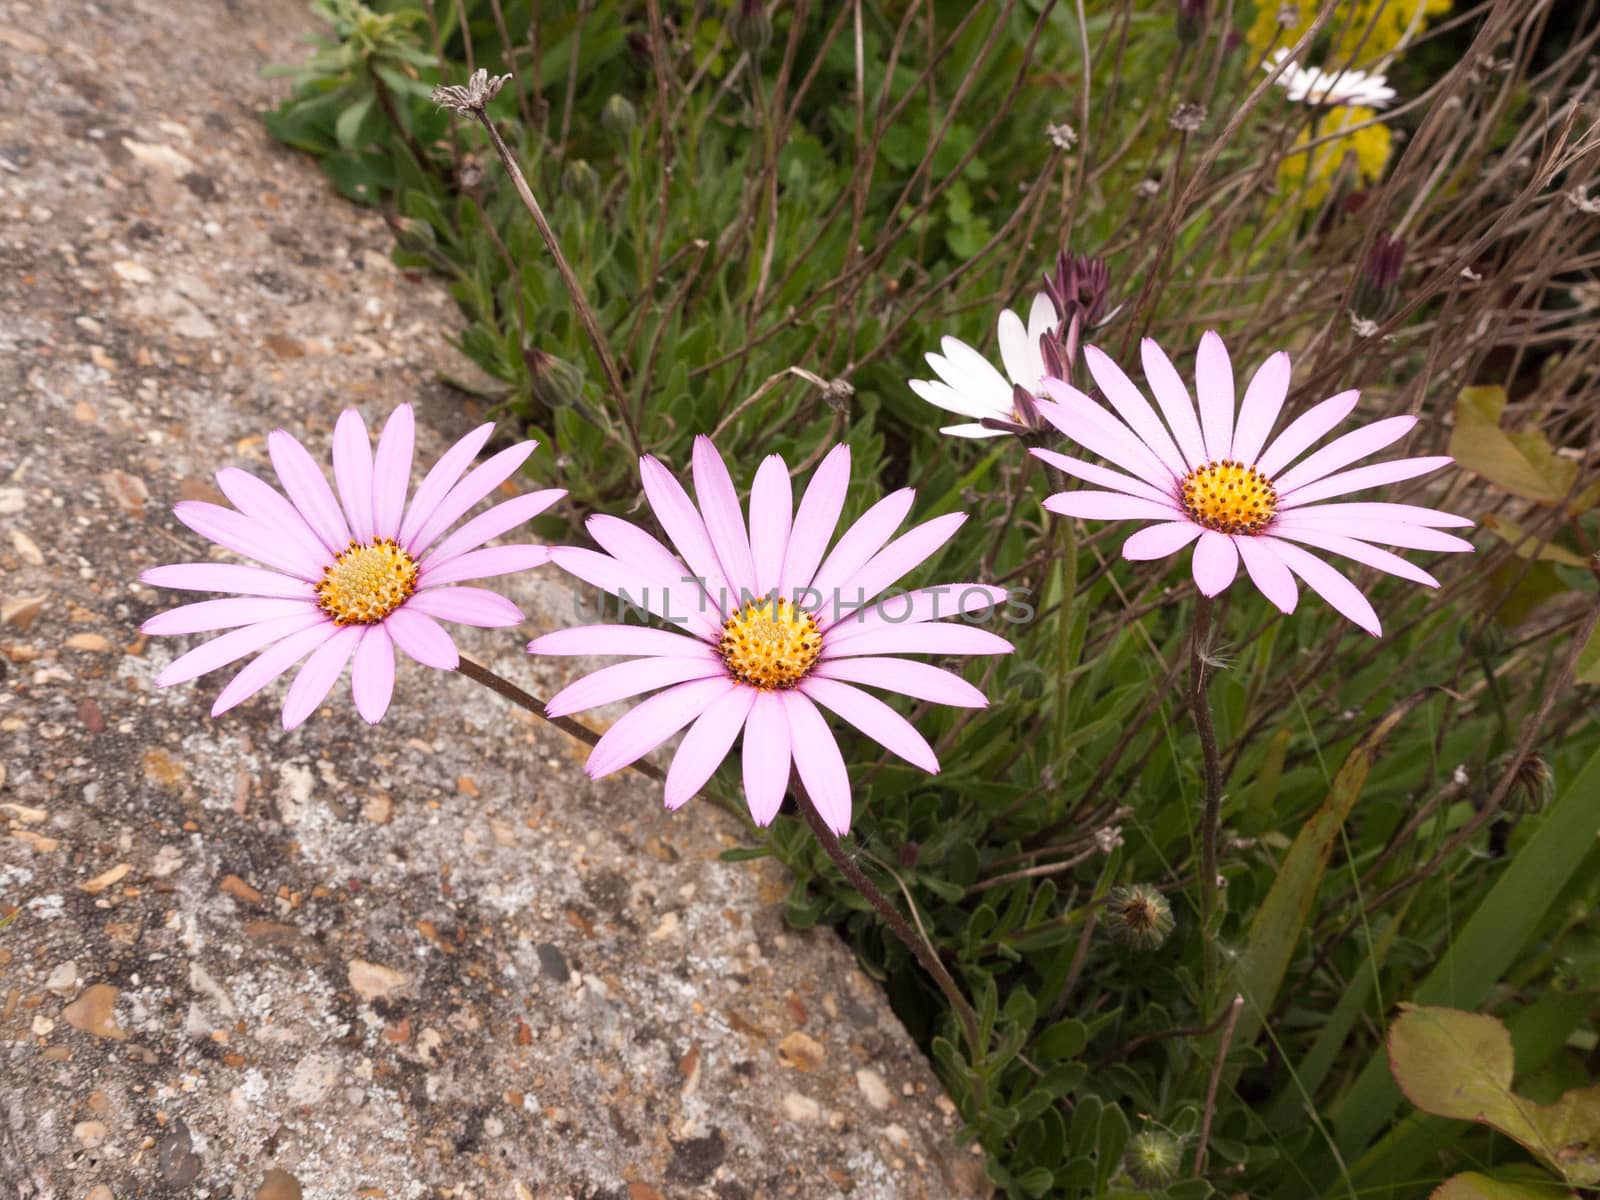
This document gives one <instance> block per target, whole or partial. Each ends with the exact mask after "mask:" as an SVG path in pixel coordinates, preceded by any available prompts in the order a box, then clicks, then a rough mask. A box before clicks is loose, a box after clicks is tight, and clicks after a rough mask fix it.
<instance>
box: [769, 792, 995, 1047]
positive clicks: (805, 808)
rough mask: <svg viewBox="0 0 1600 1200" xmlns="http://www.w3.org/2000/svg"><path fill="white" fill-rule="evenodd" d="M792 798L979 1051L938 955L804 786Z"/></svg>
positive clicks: (972, 1024) (967, 1009)
mask: <svg viewBox="0 0 1600 1200" xmlns="http://www.w3.org/2000/svg"><path fill="white" fill-rule="evenodd" d="M794 797H795V802H796V803H798V804H799V806H800V811H801V813H803V814H804V815H805V819H806V824H807V825H810V826H811V832H812V833H814V834H816V835H817V841H819V842H821V843H822V848H823V849H824V850H825V851H827V853H828V857H829V858H831V859H832V860H833V865H834V866H836V867H838V868H839V870H840V872H841V873H842V874H843V875H844V877H845V878H846V879H848V880H849V881H850V883H851V885H852V886H853V887H854V888H855V889H856V891H858V892H860V893H861V894H862V895H863V896H865V897H866V898H867V903H869V904H871V905H872V907H873V908H874V909H876V910H877V912H878V915H879V916H880V917H882V918H883V921H884V924H886V925H888V926H889V928H890V929H891V930H892V931H893V932H894V935H895V937H897V938H899V939H900V941H901V942H902V943H903V944H904V945H905V948H906V949H907V950H909V951H911V954H912V957H914V958H915V959H916V960H917V962H919V963H921V964H922V969H923V970H924V971H926V972H927V973H928V974H929V975H931V976H933V981H934V983H936V984H938V985H939V990H940V991H941V992H943V993H944V998H945V999H946V1000H948V1001H949V1002H950V1007H951V1008H953V1009H955V1011H956V1016H958V1017H959V1018H960V1019H961V1025H962V1028H963V1030H964V1031H965V1032H966V1035H967V1046H968V1048H969V1050H970V1052H971V1054H972V1055H973V1057H974V1058H976V1057H977V1056H979V1055H980V1054H982V1052H983V1050H982V1047H980V1046H979V1044H978V1014H977V1013H976V1012H974V1011H973V1008H972V1005H971V1004H970V1003H968V1001H967V998H966V997H965V996H964V995H962V994H961V988H960V987H959V986H958V985H957V984H956V981H955V980H954V979H953V978H952V977H951V975H950V972H949V971H947V970H946V969H945V965H944V963H942V962H940V961H939V956H938V955H937V954H936V953H934V950H933V947H932V946H930V945H929V944H928V942H927V940H926V939H925V938H923V937H921V936H920V935H919V934H918V933H917V932H916V931H915V930H913V929H912V928H911V926H910V924H909V923H908V922H907V921H906V919H905V917H903V916H902V915H901V914H900V910H899V909H898V908H896V907H895V906H894V905H893V904H892V903H890V901H889V898H888V897H887V896H885V895H884V894H883V893H882V892H881V891H880V890H879V889H878V885H877V884H875V883H873V882H872V880H871V879H869V878H867V875H866V873H865V872H863V871H862V870H861V868H860V867H858V866H856V864H855V861H854V860H853V859H852V858H851V857H850V855H849V854H847V853H846V852H845V849H844V847H843V846H841V845H840V844H839V838H838V836H837V835H836V834H835V833H834V832H833V830H832V829H830V828H828V823H827V821H825V820H823V817H822V814H821V813H820V812H818V811H817V806H816V805H815V804H813V803H812V802H811V797H810V796H808V795H806V793H805V789H804V788H800V789H798V790H796V792H795V793H794Z"/></svg>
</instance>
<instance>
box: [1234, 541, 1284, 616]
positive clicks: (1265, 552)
mask: <svg viewBox="0 0 1600 1200" xmlns="http://www.w3.org/2000/svg"><path fill="white" fill-rule="evenodd" d="M1233 544H1234V548H1235V549H1237V550H1238V551H1239V557H1240V558H1241V559H1243V560H1244V569H1245V571H1246V572H1248V573H1249V576H1250V580H1251V582H1252V583H1254V584H1255V585H1256V587H1257V588H1259V589H1260V591H1261V594H1262V595H1263V596H1265V597H1266V598H1267V599H1268V600H1270V601H1272V603H1273V604H1274V605H1276V606H1277V608H1278V611H1280V612H1285V613H1292V612H1293V611H1294V606H1295V603H1296V602H1297V601H1298V600H1299V599H1300V589H1299V588H1297V587H1296V586H1295V582H1294V576H1293V575H1292V574H1291V573H1290V572H1289V568H1288V567H1286V566H1284V565H1283V560H1282V559H1281V558H1279V557H1278V556H1277V555H1276V554H1274V553H1273V552H1272V550H1271V549H1270V548H1269V547H1268V546H1266V545H1264V544H1263V543H1262V539H1259V538H1255V537H1238V538H1235V539H1234V540H1233Z"/></svg>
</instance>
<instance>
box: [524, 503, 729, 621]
mask: <svg viewBox="0 0 1600 1200" xmlns="http://www.w3.org/2000/svg"><path fill="white" fill-rule="evenodd" d="M594 519H595V518H593V517H591V518H590V520H591V521H592V520H594ZM612 519H614V518H612ZM550 561H551V562H553V563H554V564H555V565H556V566H558V567H560V568H561V569H562V570H563V571H565V572H566V573H567V574H569V575H575V576H576V577H577V578H579V579H581V580H583V581H584V582H585V583H589V584H593V585H594V586H595V587H597V588H599V589H600V590H601V591H604V592H609V593H610V594H611V595H613V596H616V597H617V598H618V600H620V601H621V602H622V606H623V607H625V608H627V607H631V608H637V609H641V610H643V611H645V612H648V613H652V614H654V615H655V616H658V617H660V618H661V619H662V620H664V621H670V622H672V623H673V624H674V625H677V626H678V627H679V628H680V629H683V630H686V631H693V632H697V633H698V634H699V635H700V636H702V637H708V638H718V637H720V636H721V633H720V626H716V625H713V624H712V623H711V622H710V621H708V619H707V615H706V613H705V611H704V609H705V607H706V606H707V605H708V604H710V603H711V601H709V600H705V599H702V598H701V596H700V585H699V584H698V583H695V582H692V581H691V582H689V583H682V582H679V583H676V584H673V583H668V582H664V581H662V580H659V579H649V578H645V577H644V576H643V575H642V574H641V573H640V572H639V570H638V569H636V568H631V567H625V566H623V565H622V564H621V563H619V562H618V561H617V560H616V559H614V558H612V557H611V556H610V555H609V554H599V553H597V552H595V551H593V550H584V549H582V548H580V547H577V546H553V547H551V549H550ZM690 589H692V591H691V590H690ZM708 628H709V629H710V630H711V631H710V632H708Z"/></svg>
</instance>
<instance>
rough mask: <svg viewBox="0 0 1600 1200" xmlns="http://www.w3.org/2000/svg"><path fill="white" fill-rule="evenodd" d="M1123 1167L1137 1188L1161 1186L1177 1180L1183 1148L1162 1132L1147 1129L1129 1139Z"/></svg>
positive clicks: (1168, 1134) (1169, 1135) (1175, 1140)
mask: <svg viewBox="0 0 1600 1200" xmlns="http://www.w3.org/2000/svg"><path fill="white" fill-rule="evenodd" d="M1122 1165H1123V1167H1124V1168H1126V1170H1127V1172H1128V1174H1129V1175H1130V1176H1132V1178H1133V1181H1134V1183H1136V1184H1138V1185H1139V1186H1140V1187H1143V1188H1158V1187H1164V1186H1166V1185H1167V1184H1169V1183H1171V1182H1172V1181H1173V1180H1174V1179H1176V1178H1177V1177H1178V1172H1179V1170H1180V1169H1181V1168H1182V1166H1183V1146H1182V1144H1181V1143H1180V1142H1179V1141H1178V1139H1177V1138H1175V1137H1173V1136H1172V1135H1171V1134H1170V1133H1167V1132H1166V1131H1165V1130H1161V1129H1146V1130H1143V1131H1141V1132H1139V1133H1136V1134H1134V1135H1133V1137H1132V1138H1131V1139H1129V1141H1128V1150H1127V1153H1126V1154H1125V1155H1124V1156H1123V1159H1122Z"/></svg>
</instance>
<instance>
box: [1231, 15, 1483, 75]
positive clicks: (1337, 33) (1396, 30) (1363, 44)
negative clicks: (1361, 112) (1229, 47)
mask: <svg viewBox="0 0 1600 1200" xmlns="http://www.w3.org/2000/svg"><path fill="white" fill-rule="evenodd" d="M1453 3H1454V0H1344V2H1342V3H1341V4H1340V5H1339V8H1338V11H1337V12H1335V13H1334V15H1333V17H1332V18H1331V19H1330V20H1329V21H1328V22H1327V24H1325V25H1324V26H1323V27H1322V34H1321V37H1323V38H1326V39H1328V48H1327V51H1326V52H1325V53H1321V54H1316V55H1314V56H1313V57H1314V58H1316V59H1317V60H1319V61H1321V62H1324V63H1331V64H1335V65H1337V64H1340V63H1343V62H1346V61H1348V60H1349V59H1350V58H1351V57H1355V58H1357V59H1358V60H1359V61H1360V62H1362V63H1370V62H1371V61H1372V60H1373V59H1375V58H1378V57H1380V56H1381V55H1384V54H1388V53H1389V52H1390V51H1392V50H1394V49H1395V48H1396V47H1397V46H1399V45H1400V40H1401V39H1402V38H1403V37H1405V35H1406V34H1407V33H1408V32H1409V33H1411V34H1412V35H1413V36H1415V35H1416V34H1417V33H1420V32H1421V31H1422V29H1423V28H1424V27H1425V26H1426V25H1427V23H1428V22H1429V21H1430V20H1431V19H1432V18H1434V17H1437V16H1440V15H1441V14H1443V13H1447V12H1449V11H1450V7H1451V5H1452V4H1453ZM1283 7H1285V6H1284V5H1282V4H1274V3H1272V2H1271V0H1261V2H1260V3H1258V4H1257V6H1256V19H1255V22H1254V24H1252V25H1251V26H1250V34H1249V38H1248V41H1249V43H1250V49H1251V50H1252V51H1254V52H1255V55H1256V57H1257V58H1260V57H1261V56H1262V55H1264V54H1266V52H1267V51H1268V49H1270V48H1271V47H1273V46H1292V45H1293V44H1294V43H1295V42H1296V41H1298V40H1299V39H1300V36H1301V35H1302V34H1304V33H1305V31H1306V30H1307V29H1309V28H1311V23H1312V21H1314V20H1315V19H1316V16H1317V8H1318V5H1317V4H1316V3H1315V2H1314V0H1294V2H1293V3H1292V4H1291V7H1294V8H1295V9H1296V10H1297V11H1298V13H1299V16H1298V18H1297V19H1296V20H1295V22H1294V23H1293V24H1292V25H1290V26H1288V27H1287V28H1284V27H1282V26H1280V25H1279V24H1278V12H1279V10H1280V9H1282V8H1283Z"/></svg>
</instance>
